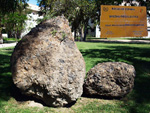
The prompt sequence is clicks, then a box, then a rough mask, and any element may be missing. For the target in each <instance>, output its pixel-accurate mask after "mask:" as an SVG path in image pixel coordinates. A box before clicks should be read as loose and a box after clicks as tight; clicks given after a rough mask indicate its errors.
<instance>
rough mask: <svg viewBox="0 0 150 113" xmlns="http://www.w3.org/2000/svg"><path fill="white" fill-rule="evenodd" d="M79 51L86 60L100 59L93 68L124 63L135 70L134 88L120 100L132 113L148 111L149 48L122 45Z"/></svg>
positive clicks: (149, 89) (149, 93)
mask: <svg viewBox="0 0 150 113" xmlns="http://www.w3.org/2000/svg"><path fill="white" fill-rule="evenodd" d="M80 51H81V53H82V55H83V56H84V58H86V60H87V59H88V58H92V59H98V58H99V59H100V60H98V61H96V62H94V63H93V66H95V65H97V64H98V63H102V62H125V63H128V64H131V65H133V66H134V67H135V70H136V78H135V87H134V89H133V91H132V92H131V93H130V94H129V95H128V96H127V97H125V98H124V99H122V100H123V101H124V105H123V107H124V108H126V109H128V110H129V111H130V112H132V113H133V112H139V111H140V109H144V111H148V110H150V107H147V106H146V105H147V104H149V105H150V48H146V47H137V46H136V47H134V46H127V45H125V44H122V45H121V46H119V47H118V46H111V45H110V46H107V47H106V48H105V49H102V48H101V49H88V50H84V49H83V50H80ZM89 60H90V59H89ZM129 101H132V102H131V103H130V102H129ZM141 111H142V110H141Z"/></svg>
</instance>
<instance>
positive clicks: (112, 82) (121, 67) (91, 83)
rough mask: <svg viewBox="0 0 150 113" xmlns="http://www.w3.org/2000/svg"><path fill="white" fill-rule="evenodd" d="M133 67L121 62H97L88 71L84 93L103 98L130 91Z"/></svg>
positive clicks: (133, 74) (119, 96)
mask: <svg viewBox="0 0 150 113" xmlns="http://www.w3.org/2000/svg"><path fill="white" fill-rule="evenodd" d="M134 78H135V69H134V67H133V66H132V65H128V64H126V63H121V62H106V63H99V64H97V65H96V66H95V67H93V68H92V69H91V70H90V71H89V72H88V73H87V78H86V80H85V82H84V86H83V87H84V94H85V95H90V96H101V97H105V98H121V97H124V96H125V95H127V94H128V93H129V92H131V91H132V89H133V86H134Z"/></svg>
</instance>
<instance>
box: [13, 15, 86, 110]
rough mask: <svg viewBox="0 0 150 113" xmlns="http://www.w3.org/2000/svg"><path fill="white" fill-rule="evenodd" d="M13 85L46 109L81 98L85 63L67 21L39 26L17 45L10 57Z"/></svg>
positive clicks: (58, 18)
mask: <svg viewBox="0 0 150 113" xmlns="http://www.w3.org/2000/svg"><path fill="white" fill-rule="evenodd" d="M11 65H12V68H11V69H12V77H13V81H14V84H15V85H16V86H17V87H18V88H19V89H20V90H21V91H22V93H24V94H26V95H29V96H33V97H35V98H38V99H41V100H42V101H44V102H45V104H47V105H48V106H55V107H59V106H64V105H67V104H69V103H71V102H73V101H76V99H77V98H78V97H80V96H81V95H82V92H83V83H84V77H85V62H84V59H83V57H82V55H81V53H80V51H79V50H78V48H77V46H76V44H75V42H74V39H73V37H72V33H71V29H70V27H69V23H68V21H67V20H66V19H65V18H64V17H63V16H61V17H56V18H53V19H50V20H47V21H45V22H43V23H41V24H39V25H38V26H37V27H36V28H34V29H32V30H31V32H30V33H29V34H27V35H26V36H25V37H23V39H22V40H21V41H20V42H18V44H17V45H16V47H15V49H14V52H13V54H12V58H11Z"/></svg>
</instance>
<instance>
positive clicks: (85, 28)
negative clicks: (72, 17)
mask: <svg viewBox="0 0 150 113" xmlns="http://www.w3.org/2000/svg"><path fill="white" fill-rule="evenodd" d="M86 34H87V24H85V27H84V38H83V41H86Z"/></svg>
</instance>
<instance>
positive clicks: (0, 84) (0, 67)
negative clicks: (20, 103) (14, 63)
mask: <svg viewBox="0 0 150 113" xmlns="http://www.w3.org/2000/svg"><path fill="white" fill-rule="evenodd" d="M11 53H12V49H5V51H4V52H3V51H1V50H0V101H1V102H2V101H7V100H9V98H10V95H11V86H12V83H13V82H12V77H11V72H10V56H11Z"/></svg>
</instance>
